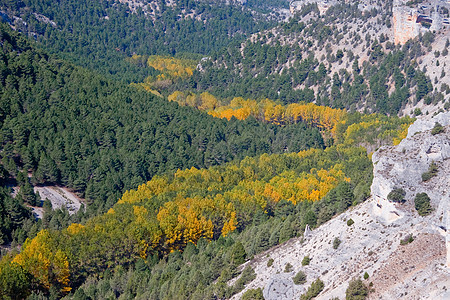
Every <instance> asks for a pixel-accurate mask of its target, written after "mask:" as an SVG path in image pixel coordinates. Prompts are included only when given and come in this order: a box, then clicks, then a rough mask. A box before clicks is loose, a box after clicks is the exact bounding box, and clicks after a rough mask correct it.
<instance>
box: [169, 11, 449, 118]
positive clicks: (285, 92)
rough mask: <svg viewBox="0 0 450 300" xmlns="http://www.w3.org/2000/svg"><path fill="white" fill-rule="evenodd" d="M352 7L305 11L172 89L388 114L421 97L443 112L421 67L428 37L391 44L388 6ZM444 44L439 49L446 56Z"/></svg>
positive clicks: (211, 60)
mask: <svg viewBox="0 0 450 300" xmlns="http://www.w3.org/2000/svg"><path fill="white" fill-rule="evenodd" d="M358 5H359V4H358V3H349V4H343V3H341V4H337V5H334V6H331V7H330V8H329V9H328V10H327V11H326V13H325V14H322V15H320V14H319V10H318V8H317V5H315V4H311V5H307V6H305V7H303V9H302V10H301V11H300V12H298V13H297V15H295V16H294V17H292V18H291V19H290V21H289V22H286V23H282V24H280V25H279V26H277V27H275V28H273V29H270V30H266V31H263V32H260V33H258V34H254V35H252V37H251V38H249V39H247V40H246V41H245V42H240V41H236V42H233V43H231V44H230V45H229V46H228V47H225V48H223V49H221V50H220V51H218V52H215V53H213V54H212V55H211V56H209V57H208V58H207V59H204V60H202V61H201V67H200V68H199V69H198V70H197V71H196V72H194V74H193V78H190V79H188V80H185V81H184V82H179V85H178V87H176V89H178V90H197V91H208V92H210V93H211V94H213V95H215V96H217V97H220V98H223V99H228V100H231V99H232V98H234V97H236V96H241V97H245V98H254V99H261V98H269V99H280V100H281V101H282V102H283V103H285V104H289V103H296V102H299V101H305V102H315V103H316V104H319V105H326V106H331V107H335V108H346V109H350V110H359V111H364V110H366V111H368V112H380V113H383V114H390V115H396V114H399V113H400V112H401V110H402V109H404V108H405V106H406V105H407V103H410V104H411V105H414V104H417V103H418V102H419V101H421V100H422V99H425V100H424V102H425V103H426V104H427V105H428V104H432V103H433V104H434V105H436V104H438V103H441V102H442V104H441V106H444V104H443V102H444V101H445V99H444V98H445V96H446V95H447V94H448V93H449V92H450V90H447V89H446V86H444V89H441V90H435V91H433V85H432V82H431V79H430V78H429V77H428V76H427V75H426V69H423V68H419V62H420V61H421V60H420V58H421V57H422V56H423V55H424V53H426V52H427V51H429V49H430V48H431V44H432V43H433V41H434V35H433V33H431V32H427V33H425V34H424V35H423V36H419V37H418V38H416V39H415V40H410V41H408V42H407V43H406V44H405V45H403V46H401V45H394V43H393V37H392V32H391V31H389V28H390V27H389V26H391V25H389V22H391V21H390V18H389V16H390V14H392V3H390V2H387V3H384V2H383V3H382V4H381V6H380V7H379V8H378V9H374V10H372V11H371V12H364V13H363V12H361V10H360V9H359V6H358ZM362 30H364V31H362ZM446 45H447V46H445V47H444V49H439V51H443V53H448V44H446ZM427 49H428V50H427ZM436 51H438V50H436ZM436 53H437V52H436ZM446 55H448V54H446ZM436 64H437V66H439V63H438V62H437V63H436ZM437 71H438V72H436V73H437V74H436V79H435V82H434V83H435V84H437V83H438V78H437V77H438V76H440V78H442V77H444V76H445V74H446V73H445V66H439V67H438V68H437ZM433 74H435V73H433ZM447 98H448V97H447ZM449 105H450V104H449ZM449 105H447V107H448V106H449ZM408 113H410V112H408Z"/></svg>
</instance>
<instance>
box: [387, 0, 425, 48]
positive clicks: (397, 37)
mask: <svg viewBox="0 0 450 300" xmlns="http://www.w3.org/2000/svg"><path fill="white" fill-rule="evenodd" d="M392 13H393V21H394V22H393V23H394V43H395V44H401V45H403V44H405V43H406V42H407V41H408V40H410V39H413V38H415V37H416V36H418V35H419V33H420V27H421V25H420V23H416V21H417V13H415V12H413V11H412V10H411V9H409V8H406V7H394V8H393V10H392Z"/></svg>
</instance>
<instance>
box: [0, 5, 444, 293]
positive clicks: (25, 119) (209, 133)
mask: <svg viewBox="0 0 450 300" xmlns="http://www.w3.org/2000/svg"><path fill="white" fill-rule="evenodd" d="M57 2H58V5H55V2H54V1H41V0H21V1H6V0H5V1H3V0H2V1H0V8H1V9H2V15H1V17H2V20H3V23H2V24H0V147H1V148H0V158H1V163H0V184H1V189H0V245H1V246H2V248H1V260H0V297H1V298H2V299H3V298H4V299H47V298H49V299H60V298H64V299H115V298H120V299H133V298H136V299H228V298H230V297H231V296H232V295H234V294H236V293H238V292H240V291H241V290H243V288H244V286H245V284H247V283H248V282H250V281H252V280H253V279H254V278H255V272H254V270H253V269H251V268H249V267H247V268H241V267H240V265H241V264H242V263H244V262H246V261H248V260H250V259H252V258H253V257H254V256H255V255H256V254H258V253H261V252H263V251H265V250H268V249H270V248H271V247H273V246H276V245H279V244H282V243H284V242H286V241H288V240H289V239H291V238H293V237H299V236H302V234H303V232H304V230H305V228H306V226H309V227H310V228H313V229H314V228H317V227H318V226H320V225H321V224H323V223H325V222H327V221H329V220H330V219H332V218H333V217H334V216H336V215H337V214H339V213H342V212H343V211H345V210H346V209H348V208H349V207H351V206H354V205H357V204H358V203H361V202H364V201H365V200H366V199H367V198H368V197H369V193H370V184H371V182H372V176H373V175H372V161H371V153H372V152H373V151H374V150H376V149H377V148H378V147H380V146H383V145H392V144H398V143H399V142H400V141H401V140H402V139H403V138H404V137H405V136H406V133H407V128H408V126H409V125H410V124H411V123H412V122H413V121H414V119H413V118H411V117H402V118H400V117H398V116H397V114H398V113H399V112H400V111H401V109H402V107H404V106H405V105H406V103H407V102H408V101H409V100H410V98H411V97H415V99H416V101H420V100H422V99H427V101H429V102H430V103H431V102H439V101H442V99H443V96H442V95H443V93H445V92H446V91H442V93H441V92H438V91H434V90H433V85H432V82H431V80H430V78H428V77H427V76H426V75H425V72H424V71H423V70H419V69H418V67H417V63H416V62H415V61H414V60H415V59H416V58H417V56H418V54H417V53H418V52H420V50H421V49H422V47H427V43H429V42H430V40H431V39H432V38H433V37H432V35H430V36H425V37H422V40H415V41H411V42H410V43H408V44H407V45H405V46H403V47H400V46H393V45H392V47H391V46H390V45H388V47H387V48H386V43H388V41H386V40H384V41H380V40H376V41H375V40H368V41H366V42H367V44H368V49H369V50H368V56H369V57H370V59H369V60H368V61H365V62H364V63H362V64H359V63H358V58H357V57H356V56H354V57H352V58H351V59H349V63H351V69H352V71H351V72H348V71H346V70H345V69H341V70H340V71H337V72H333V68H332V67H331V65H330V64H328V63H327V62H326V61H324V60H323V59H321V58H318V57H316V56H314V53H313V52H312V51H311V50H310V48H311V46H312V45H309V44H308V41H307V40H304V41H303V42H304V43H303V44H301V46H299V45H298V44H297V45H296V46H292V45H289V44H283V43H279V42H274V43H272V42H273V32H276V31H280V32H283V34H286V35H289V34H293V33H295V34H305V35H306V36H308V37H312V36H319V37H320V38H319V43H321V40H322V39H323V40H324V41H325V40H327V39H328V38H337V37H336V35H334V37H333V34H332V33H331V30H330V28H328V27H327V25H326V24H327V23H329V22H331V20H333V19H335V18H338V17H340V18H343V19H345V18H356V17H357V15H358V11H357V9H356V6H352V5H350V4H349V5H347V4H345V5H344V4H343V5H341V6H338V7H337V8H334V9H332V10H330V12H329V13H327V15H326V16H324V17H323V18H319V19H317V20H313V21H311V23H309V24H308V25H306V24H305V23H302V22H300V18H301V17H305V16H307V15H308V14H314V13H317V7H316V6H307V7H306V8H305V10H304V11H303V12H302V13H301V14H297V15H296V16H294V18H293V19H292V20H291V21H290V22H284V23H279V21H280V18H281V17H280V14H279V13H278V12H277V11H278V10H280V9H286V8H288V6H289V5H288V4H287V2H286V1H277V0H271V1H256V0H249V1H247V2H246V3H245V5H238V4H236V3H233V4H227V3H226V1H185V0H183V1H182V0H177V1H170V2H168V1H162V0H161V1H160V0H158V1H136V3H134V4H133V5H132V4H130V3H125V2H119V1H107V0H105V1H94V2H93V1H73V0H62V1H57ZM302 14H303V15H302ZM280 24H281V25H280ZM355 39H356V42H357V41H358V38H355ZM323 43H324V44H325V42H323ZM381 45H383V46H381ZM324 47H325V45H324ZM384 50H389V51H386V52H384ZM350 55H351V54H350V52H346V53H345V56H350ZM342 56H344V53H342ZM327 58H328V59H329V60H330V62H331V61H332V60H334V61H333V62H335V61H337V60H339V59H340V58H342V57H340V58H337V57H336V56H334V57H332V56H331V54H330V55H328V57H327ZM319 60H320V61H319ZM286 64H288V65H290V67H289V68H283V67H281V66H282V65H286ZM441 98H442V99H441ZM364 105H365V109H362V108H363V107H364ZM363 111H365V113H363ZM369 112H372V114H369ZM47 185H51V186H59V187H65V188H68V189H69V190H70V191H71V192H73V193H74V194H76V195H77V196H78V197H80V198H81V199H82V201H83V205H82V207H81V209H80V210H79V211H78V212H77V213H75V214H69V212H68V210H67V209H64V208H62V209H53V208H52V204H51V202H50V201H48V200H46V199H40V197H39V195H38V194H36V193H34V191H33V187H37V186H47ZM12 187H17V191H18V192H17V193H12ZM31 207H41V208H42V210H43V216H42V218H36V216H34V215H33V214H32V212H31ZM238 275H241V276H240V277H239V279H238V280H236V281H234V282H233V283H232V284H229V281H230V280H231V279H233V278H236V277H237V276H238Z"/></svg>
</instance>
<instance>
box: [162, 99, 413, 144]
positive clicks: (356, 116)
mask: <svg viewBox="0 0 450 300" xmlns="http://www.w3.org/2000/svg"><path fill="white" fill-rule="evenodd" d="M168 100H169V101H175V102H177V103H178V104H180V105H183V106H192V107H195V108H198V109H200V110H204V111H207V112H208V114H210V115H212V116H214V117H217V118H226V119H227V120H230V119H231V118H233V117H234V118H236V119H238V120H244V119H247V118H248V117H253V118H255V119H256V120H259V121H262V122H269V123H273V124H276V125H288V124H296V123H299V122H304V123H306V124H309V125H310V126H314V127H317V128H319V129H320V130H321V131H322V132H323V133H324V136H325V137H328V136H331V137H333V138H334V139H335V140H336V141H337V143H338V144H346V145H364V146H367V144H374V145H377V146H381V145H382V144H391V143H394V144H398V143H399V142H400V141H401V140H402V139H403V138H405V137H406V134H407V129H408V127H409V125H410V124H411V123H412V122H413V121H414V120H413V119H412V118H409V117H404V118H398V117H388V116H385V115H381V114H360V113H353V114H351V113H349V112H347V111H346V110H343V109H334V108H331V107H328V106H319V105H315V104H314V103H292V104H288V105H282V104H280V103H278V102H276V101H273V100H269V99H263V100H260V101H256V100H252V99H243V98H241V97H237V98H234V99H233V100H231V102H230V103H229V104H222V103H221V101H220V100H219V99H217V98H216V97H214V96H213V95H211V94H210V93H208V92H203V93H201V94H195V93H190V92H180V91H175V92H174V93H172V94H171V95H169V96H168Z"/></svg>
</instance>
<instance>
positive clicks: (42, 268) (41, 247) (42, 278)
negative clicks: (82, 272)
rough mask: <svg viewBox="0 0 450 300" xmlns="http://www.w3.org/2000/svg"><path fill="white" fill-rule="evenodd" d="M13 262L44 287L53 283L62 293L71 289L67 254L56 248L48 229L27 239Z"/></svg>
mask: <svg viewBox="0 0 450 300" xmlns="http://www.w3.org/2000/svg"><path fill="white" fill-rule="evenodd" d="M13 262H15V263H18V264H19V265H21V266H22V267H23V268H24V269H25V270H27V271H28V272H29V273H30V274H32V275H33V276H34V278H36V280H37V281H38V282H39V283H40V284H41V285H42V287H43V288H45V289H49V288H50V286H52V285H55V286H57V287H58V288H59V289H60V291H61V292H64V293H66V292H69V291H70V290H71V288H70V286H69V276H70V272H69V262H68V260H67V256H66V254H65V253H64V252H62V250H60V249H57V250H56V246H55V244H54V241H53V239H52V237H51V235H50V233H49V231H48V230H42V231H40V232H39V233H38V234H37V236H36V237H35V238H34V239H32V240H30V239H27V240H26V241H25V243H24V244H23V247H22V252H21V253H20V254H18V255H17V256H16V257H15V258H14V259H13Z"/></svg>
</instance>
